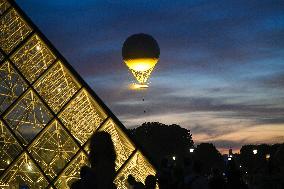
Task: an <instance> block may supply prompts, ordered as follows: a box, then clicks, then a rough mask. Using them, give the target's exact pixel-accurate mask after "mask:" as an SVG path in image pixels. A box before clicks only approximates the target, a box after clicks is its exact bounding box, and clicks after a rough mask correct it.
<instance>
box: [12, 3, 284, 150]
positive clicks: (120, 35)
mask: <svg viewBox="0 0 284 189" xmlns="http://www.w3.org/2000/svg"><path fill="white" fill-rule="evenodd" d="M16 2H17V3H18V4H19V5H20V6H21V7H22V9H23V10H24V11H25V12H26V13H27V14H28V15H29V16H30V17H31V19H32V20H33V21H34V22H35V24H36V25H37V26H38V27H39V28H40V29H41V30H42V32H43V33H44V34H45V35H46V36H47V37H48V38H49V39H50V41H51V42H52V43H53V44H54V45H55V47H56V48H57V49H58V50H59V51H60V52H61V53H62V54H63V56H64V57H65V58H66V59H67V60H68V61H69V62H70V64H71V65H72V66H73V67H74V68H75V69H76V70H77V71H78V72H79V74H81V75H82V77H83V78H84V79H85V80H86V81H87V83H88V84H89V85H90V86H91V87H92V88H93V89H94V91H95V92H96V93H97V94H98V95H99V96H100V97H101V98H102V99H103V100H104V101H105V103H106V104H107V105H108V106H109V107H110V109H111V110H113V112H114V113H115V114H116V115H117V116H118V118H120V120H121V121H122V122H123V123H124V124H125V125H126V127H135V126H137V125H140V124H142V123H143V122H148V121H160V122H162V123H166V124H173V123H177V124H180V125H181V126H182V127H185V128H188V129H190V130H191V132H192V134H193V138H194V140H195V142H196V143H199V142H213V143H214V144H215V145H216V146H217V147H218V148H219V149H220V150H221V151H224V149H227V148H229V147H232V148H234V149H236V150H237V149H238V148H239V147H240V146H241V145H243V144H246V143H275V142H284V116H283V115H284V11H283V10H284V1H282V0H250V1H247V0H238V1H233V0H219V1H211V0H204V1H203V0H201V1H196V0H195V1H189V0H186V1H171V0H165V1H164V0H161V1H150V0H143V1H133V0H131V1H130V0H123V1H94V0H84V1H78V0H68V1H67V0H64V1H63V0H49V1H38V0H16ZM134 33H148V34H150V35H152V36H153V37H154V38H155V39H156V40H157V41H158V43H159V45H160V50H161V56H160V60H159V62H158V64H157V66H156V68H155V70H154V72H153V74H152V77H151V79H150V81H151V85H150V88H149V89H148V90H147V91H132V90H129V89H128V84H129V83H131V82H132V81H133V78H132V75H131V73H130V72H129V71H128V70H127V69H126V66H125V65H124V64H123V61H122V58H121V47H122V44H123V42H124V40H125V39H126V38H127V37H128V36H129V35H131V34H134ZM142 98H145V101H144V102H143V101H142ZM144 110H146V113H144Z"/></svg>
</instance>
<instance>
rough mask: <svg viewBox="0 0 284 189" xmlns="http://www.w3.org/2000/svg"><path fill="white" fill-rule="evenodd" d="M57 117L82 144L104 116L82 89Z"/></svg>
mask: <svg viewBox="0 0 284 189" xmlns="http://www.w3.org/2000/svg"><path fill="white" fill-rule="evenodd" d="M59 118H60V119H61V121H62V122H63V123H64V125H65V126H66V127H67V128H68V130H69V131H70V132H71V133H72V135H73V136H74V137H75V138H76V139H77V140H78V141H79V142H80V143H81V144H82V145H83V144H84V143H85V142H86V141H87V140H88V139H89V137H90V136H91V135H92V134H93V132H94V131H95V130H96V129H97V128H98V126H99V125H100V124H101V123H102V122H103V120H104V119H105V118H106V115H105V113H104V112H103V111H102V109H101V108H100V107H99V105H98V104H97V103H96V102H95V101H94V100H93V98H92V97H91V96H90V95H89V94H88V93H87V92H86V91H85V90H82V91H81V92H80V93H79V94H78V95H77V96H76V97H75V98H74V99H73V100H72V101H71V102H70V103H69V104H68V105H67V107H66V108H65V109H64V110H63V111H62V113H61V114H60V115H59Z"/></svg>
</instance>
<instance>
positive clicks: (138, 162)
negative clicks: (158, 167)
mask: <svg viewBox="0 0 284 189" xmlns="http://www.w3.org/2000/svg"><path fill="white" fill-rule="evenodd" d="M130 174H132V175H133V177H135V179H136V181H140V182H142V183H144V182H145V179H146V177H147V176H148V175H156V171H155V169H154V168H153V167H152V165H151V164H150V163H149V162H148V161H147V160H146V159H145V157H144V156H143V155H142V154H141V152H139V151H138V152H136V153H135V155H134V156H132V157H131V159H130V161H128V162H127V164H126V165H125V167H123V169H122V170H121V171H120V173H119V174H118V176H117V177H116V179H115V180H114V183H115V184H116V186H117V188H123V189H127V186H126V179H127V178H128V175H130Z"/></svg>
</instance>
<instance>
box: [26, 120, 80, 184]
mask: <svg viewBox="0 0 284 189" xmlns="http://www.w3.org/2000/svg"><path fill="white" fill-rule="evenodd" d="M78 149H79V148H78V146H77V145H76V143H75V142H74V141H73V139H72V138H71V137H70V136H69V135H68V133H67V132H66V131H65V130H64V129H63V128H62V126H61V125H60V124H59V123H58V122H57V121H54V122H53V123H52V124H51V125H49V126H48V127H47V128H46V129H45V130H44V131H43V133H42V134H41V135H40V136H39V137H38V138H37V139H36V140H35V142H33V144H32V146H31V147H30V148H29V152H30V153H31V155H32V156H33V157H34V159H35V160H36V161H37V163H38V164H39V166H41V168H42V169H43V171H44V172H45V174H46V175H47V176H48V177H50V178H51V179H52V178H54V177H55V176H56V175H57V174H58V173H59V172H60V171H61V170H62V169H63V168H64V166H65V165H66V163H67V162H69V161H70V159H71V158H72V157H73V156H74V155H75V154H76V152H77V151H78Z"/></svg>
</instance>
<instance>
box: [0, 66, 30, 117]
mask: <svg viewBox="0 0 284 189" xmlns="http://www.w3.org/2000/svg"><path fill="white" fill-rule="evenodd" d="M26 88H27V84H26V83H25V82H24V80H23V79H22V78H21V76H20V75H19V74H18V73H17V72H16V70H14V69H13V67H12V66H11V64H10V63H8V62H5V63H4V64H3V65H2V66H0V114H1V113H3V111H5V110H6V109H7V108H8V107H9V106H10V105H11V104H12V103H13V102H14V101H15V100H16V98H18V97H19V96H20V95H21V94H22V93H23V92H24V90H25V89H26Z"/></svg>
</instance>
